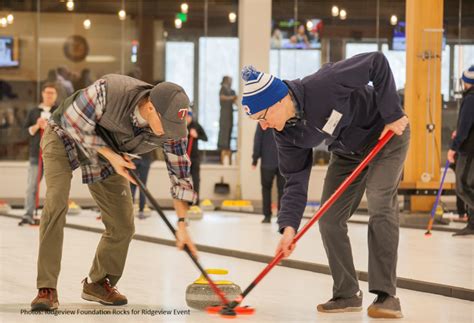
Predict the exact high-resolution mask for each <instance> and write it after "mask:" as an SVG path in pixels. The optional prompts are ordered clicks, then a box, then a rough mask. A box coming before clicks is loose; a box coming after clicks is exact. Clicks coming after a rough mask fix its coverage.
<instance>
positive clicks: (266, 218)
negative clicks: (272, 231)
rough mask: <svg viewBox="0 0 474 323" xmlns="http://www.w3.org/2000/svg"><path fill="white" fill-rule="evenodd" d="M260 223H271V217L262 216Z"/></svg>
mask: <svg viewBox="0 0 474 323" xmlns="http://www.w3.org/2000/svg"><path fill="white" fill-rule="evenodd" d="M262 223H272V218H271V217H270V216H266V217H264V218H263V220H262Z"/></svg>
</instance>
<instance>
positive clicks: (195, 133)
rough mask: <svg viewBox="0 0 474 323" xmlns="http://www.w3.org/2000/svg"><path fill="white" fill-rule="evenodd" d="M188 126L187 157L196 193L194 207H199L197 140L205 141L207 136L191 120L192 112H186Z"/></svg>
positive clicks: (199, 126)
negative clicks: (189, 159) (189, 160)
mask: <svg viewBox="0 0 474 323" xmlns="http://www.w3.org/2000/svg"><path fill="white" fill-rule="evenodd" d="M186 122H187V124H188V144H190V143H191V141H192V143H191V146H190V147H188V155H189V158H191V177H192V179H193V187H194V191H195V192H196V193H197V200H196V205H199V188H200V184H201V175H200V173H201V156H200V154H199V146H198V140H202V141H207V134H206V132H205V131H204V128H203V127H202V126H201V125H200V124H199V122H197V121H196V120H195V119H194V118H193V112H192V111H191V110H189V111H188V116H187V117H186Z"/></svg>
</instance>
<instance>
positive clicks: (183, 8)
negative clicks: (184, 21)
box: [181, 2, 189, 13]
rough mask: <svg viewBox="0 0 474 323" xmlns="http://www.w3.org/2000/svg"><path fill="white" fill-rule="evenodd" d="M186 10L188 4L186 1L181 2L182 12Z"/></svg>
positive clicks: (186, 11)
mask: <svg viewBox="0 0 474 323" xmlns="http://www.w3.org/2000/svg"><path fill="white" fill-rule="evenodd" d="M188 10H189V6H188V4H187V3H186V2H184V3H182V4H181V12H182V13H188Z"/></svg>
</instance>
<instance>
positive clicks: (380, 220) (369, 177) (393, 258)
mask: <svg viewBox="0 0 474 323" xmlns="http://www.w3.org/2000/svg"><path fill="white" fill-rule="evenodd" d="M409 141H410V131H409V129H407V130H406V131H405V133H404V134H403V135H402V136H394V137H393V138H392V139H391V140H390V141H389V142H388V143H387V144H386V146H385V147H384V148H383V149H382V150H381V151H380V152H379V153H378V155H377V156H375V158H374V159H373V160H372V162H371V163H370V164H369V166H368V167H366V169H365V170H364V171H363V172H362V173H361V174H360V175H359V177H358V178H357V179H356V180H355V181H354V182H353V183H352V184H351V185H350V186H349V187H348V188H347V190H346V191H345V192H344V193H343V194H342V195H341V197H340V198H339V199H338V200H337V201H336V202H335V203H334V204H333V205H332V206H331V207H330V208H329V209H328V211H327V212H326V214H324V216H322V217H321V219H320V220H319V229H320V232H321V237H322V240H323V244H324V248H325V249H326V254H327V257H328V260H329V268H330V270H331V275H332V277H333V280H334V285H333V297H351V296H353V295H354V294H356V293H357V292H358V291H359V283H358V280H357V274H356V271H355V268H354V262H353V259H352V250H351V244H350V241H349V236H348V235H347V231H348V230H347V221H348V220H349V218H350V217H351V216H352V214H353V213H354V212H355V210H356V209H357V207H358V206H359V203H360V200H361V198H362V196H363V194H364V191H365V190H367V200H368V211H369V215H370V219H369V228H368V244H369V291H371V292H376V291H383V292H386V293H388V294H390V295H395V294H396V267H397V249H398V235H399V218H398V200H397V189H398V185H399V183H400V179H401V175H402V171H403V164H404V162H405V158H406V155H407V151H408V144H409ZM372 148H373V146H371V147H369V148H368V149H367V150H366V151H365V152H364V153H363V154H362V155H350V154H341V153H333V154H332V155H331V160H330V162H329V167H328V172H327V174H326V179H325V181H324V188H323V196H322V201H321V202H322V203H324V202H325V201H326V200H328V199H329V197H330V196H331V195H332V194H333V193H334V191H335V190H336V189H337V188H338V187H339V185H340V184H341V183H342V182H343V181H344V180H345V179H346V177H347V176H348V175H349V174H350V173H351V172H352V171H353V170H354V169H355V168H356V167H357V166H358V165H359V164H360V162H361V161H362V160H363V158H364V157H365V156H366V155H367V154H368V152H369V151H370V150H371V149H372Z"/></svg>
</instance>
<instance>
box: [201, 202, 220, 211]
mask: <svg viewBox="0 0 474 323" xmlns="http://www.w3.org/2000/svg"><path fill="white" fill-rule="evenodd" d="M201 209H202V210H203V211H214V210H215V209H216V207H215V206H214V204H212V201H211V200H209V199H205V200H204V201H202V202H201Z"/></svg>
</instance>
